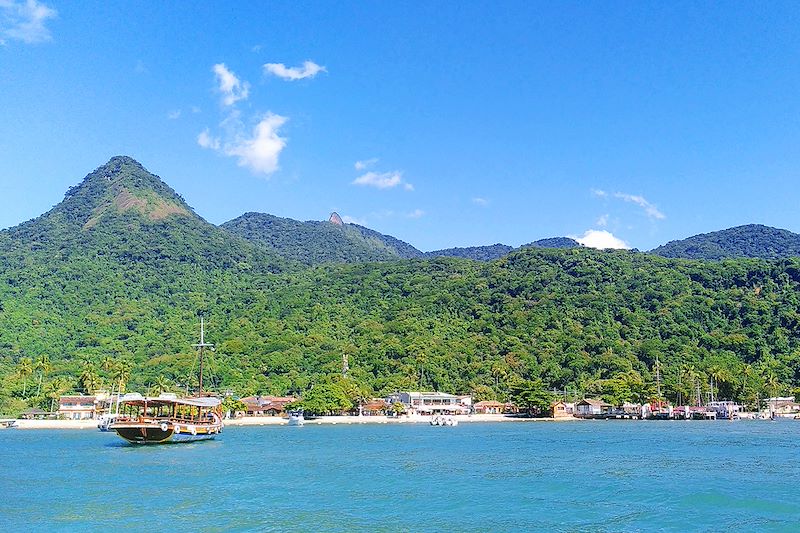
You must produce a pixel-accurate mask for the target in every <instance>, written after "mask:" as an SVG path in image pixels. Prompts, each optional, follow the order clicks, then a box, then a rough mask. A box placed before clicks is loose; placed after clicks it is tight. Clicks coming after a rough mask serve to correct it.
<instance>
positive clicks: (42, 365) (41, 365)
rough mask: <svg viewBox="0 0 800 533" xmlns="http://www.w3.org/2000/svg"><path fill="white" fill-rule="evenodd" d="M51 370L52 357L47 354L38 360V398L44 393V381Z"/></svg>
mask: <svg viewBox="0 0 800 533" xmlns="http://www.w3.org/2000/svg"><path fill="white" fill-rule="evenodd" d="M51 368H52V365H51V364H50V357H49V356H48V355H47V354H42V355H40V356H39V358H38V359H37V360H36V370H37V371H38V372H39V386H38V387H37V388H36V396H39V395H40V394H41V393H42V381H43V380H44V376H45V375H46V374H47V373H48V372H50V369H51Z"/></svg>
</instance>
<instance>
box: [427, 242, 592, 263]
mask: <svg viewBox="0 0 800 533" xmlns="http://www.w3.org/2000/svg"><path fill="white" fill-rule="evenodd" d="M580 246H581V245H580V244H579V243H578V242H577V241H575V240H574V239H570V238H569V237H551V238H549V239H539V240H538V241H533V242H530V243H528V244H523V245H522V246H520V247H519V248H514V247H513V246H508V245H507V244H499V243H498V244H492V245H490V246H469V247H466V248H448V249H446V250H436V251H434V252H426V253H425V257H461V258H464V259H472V260H474V261H493V260H495V259H500V258H501V257H503V256H505V255H508V254H509V253H511V252H512V251H514V250H518V249H521V248H577V247H580Z"/></svg>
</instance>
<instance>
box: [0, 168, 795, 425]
mask: <svg viewBox="0 0 800 533" xmlns="http://www.w3.org/2000/svg"><path fill="white" fill-rule="evenodd" d="M165 187H166V185H163V184H162V183H161V182H160V180H158V178H157V177H155V176H152V175H151V174H149V173H146V171H144V170H143V169H142V168H141V166H140V165H138V163H135V162H133V161H132V160H129V159H128V158H114V159H112V161H111V162H110V163H109V165H106V166H104V167H101V168H100V169H98V170H97V171H95V172H93V173H92V174H90V175H89V176H87V178H86V179H85V180H84V182H83V183H82V184H81V186H79V187H77V188H75V189H73V190H71V191H70V192H69V193H68V195H67V198H66V199H65V201H64V202H62V203H61V204H59V205H58V206H56V207H55V208H53V210H51V211H50V212H48V213H46V214H45V215H43V216H41V217H39V218H38V219H36V220H33V221H30V222H27V223H25V224H22V225H20V226H17V227H16V228H12V229H10V230H6V231H3V232H0V411H2V412H3V413H4V414H18V413H15V412H14V411H17V410H19V409H20V407H24V406H36V407H41V408H43V409H50V408H52V406H53V405H54V399H56V400H57V397H58V396H57V395H58V394H59V393H63V392H81V391H90V390H93V389H96V388H105V389H109V390H112V389H113V390H118V389H119V388H120V386H123V387H124V389H125V390H134V391H140V392H145V391H147V389H148V388H150V390H151V391H158V390H168V391H175V392H180V391H185V390H186V389H190V390H191V389H192V388H193V387H195V384H196V381H195V378H194V376H195V375H196V373H197V366H196V357H195V353H194V351H193V350H192V348H191V344H192V343H193V342H196V339H197V331H198V322H199V316H200V315H203V316H205V319H206V324H207V333H208V340H209V341H210V342H214V343H215V344H216V345H217V351H216V352H215V353H214V354H213V356H212V357H211V358H210V359H209V360H208V361H207V365H206V367H205V369H204V373H205V376H206V386H207V387H209V388H211V389H215V390H217V391H228V390H230V391H231V392H233V393H234V394H236V395H242V396H243V395H248V394H280V395H282V394H287V393H291V394H303V402H308V407H307V410H308V411H309V412H341V411H349V410H354V409H357V408H358V404H359V403H361V402H363V401H364V399H365V398H368V397H370V396H372V395H384V394H388V393H391V392H394V391H397V390H419V389H428V390H430V389H435V390H440V391H443V392H451V393H462V392H464V393H469V392H472V393H474V394H475V396H476V398H479V399H497V400H507V399H509V397H510V395H512V392H513V391H512V385H514V384H517V383H520V382H533V383H538V382H540V383H541V385H542V386H543V387H544V389H553V388H556V389H559V390H564V389H566V390H568V391H570V392H571V394H573V395H578V396H580V395H583V394H586V395H599V396H602V397H604V398H606V399H607V400H609V401H613V402H615V403H616V402H622V401H644V400H647V399H652V398H655V396H657V394H656V390H655V366H656V360H658V362H659V365H660V374H661V378H662V379H661V389H662V396H665V397H666V399H668V400H670V401H673V402H675V401H678V400H681V401H682V402H683V403H692V402H693V401H694V399H695V396H696V395H697V391H698V389H699V391H700V394H701V395H702V396H703V398H705V397H706V396H707V394H709V393H713V394H714V395H715V396H717V397H726V398H730V399H735V400H741V401H745V402H748V403H751V404H753V403H754V402H755V401H756V400H757V399H758V398H764V397H765V396H774V395H779V394H789V393H790V392H791V391H792V390H794V389H795V388H798V387H800V259H796V258H792V259H780V260H759V259H735V260H723V261H717V262H703V261H689V260H676V259H666V258H663V257H659V256H655V255H650V254H641V253H635V252H628V251H597V250H591V249H584V248H572V249H560V250H559V249H552V248H530V249H523V250H519V251H514V252H512V253H510V254H508V255H506V256H504V257H502V258H501V259H498V260H495V261H492V262H488V263H483V262H476V261H471V260H465V259H457V258H439V259H413V260H397V261H391V262H380V263H366V264H334V263H325V264H322V265H318V266H315V267H311V268H307V267H303V266H302V265H300V264H299V263H296V262H293V261H289V260H287V259H285V258H278V257H277V256H276V254H275V253H273V252H272V251H270V250H268V249H267V248H265V247H264V248H260V247H259V246H257V245H254V244H253V243H250V242H247V241H245V240H243V239H240V238H237V237H234V236H232V235H231V234H230V233H228V232H226V231H224V230H221V229H219V228H216V227H215V226H213V225H211V224H208V223H206V222H205V221H203V220H202V219H201V218H199V217H197V216H196V215H195V214H194V213H193V212H192V211H191V208H189V207H188V206H186V205H185V204H184V203H183V201H182V200H181V199H180V197H178V196H177V195H176V194H174V192H171V189H169V188H168V187H166V188H165ZM123 188H124V189H125V190H126V191H128V193H129V196H126V195H122V198H120V193H121V191H122V189H123ZM132 198H133V199H132ZM123 200H124V201H123ZM115 201H116V203H115ZM165 205H172V206H173V207H174V206H177V207H180V208H181V209H178V210H175V209H174V208H173V209H172V210H171V211H170V210H167V211H168V212H167V211H164V209H165V208H164V206H165ZM159 209H161V211H159ZM156 215H157V216H156ZM162 215H163V217H162ZM159 217H160V218H159ZM92 220H93V221H94V222H93V223H92V224H91V225H89V226H88V227H87V223H88V222H89V221H92ZM326 224H327V223H326ZM347 227H349V226H347ZM296 258H297V257H296ZM298 259H302V258H298ZM302 261H304V262H305V259H302ZM315 261H316V259H314V260H313V261H310V262H315ZM344 355H346V356H347V360H348V363H349V370H348V372H347V377H346V378H344V377H341V372H342V360H343V356H344Z"/></svg>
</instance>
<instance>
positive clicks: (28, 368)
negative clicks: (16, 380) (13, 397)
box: [17, 357, 33, 398]
mask: <svg viewBox="0 0 800 533" xmlns="http://www.w3.org/2000/svg"><path fill="white" fill-rule="evenodd" d="M17 373H18V374H19V377H21V378H22V397H23V398H25V397H26V396H27V392H28V377H30V375H31V374H33V361H32V360H31V358H30V357H22V358H20V360H19V363H18V365H17Z"/></svg>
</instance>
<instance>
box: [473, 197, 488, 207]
mask: <svg viewBox="0 0 800 533" xmlns="http://www.w3.org/2000/svg"><path fill="white" fill-rule="evenodd" d="M472 203H473V204H475V205H479V206H481V207H486V206H487V205H489V200H487V199H486V198H481V197H480V196H476V197H475V198H473V199H472Z"/></svg>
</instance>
